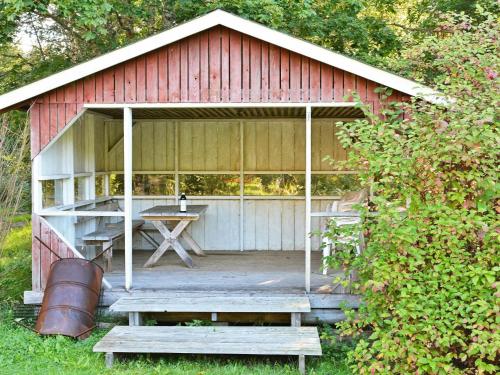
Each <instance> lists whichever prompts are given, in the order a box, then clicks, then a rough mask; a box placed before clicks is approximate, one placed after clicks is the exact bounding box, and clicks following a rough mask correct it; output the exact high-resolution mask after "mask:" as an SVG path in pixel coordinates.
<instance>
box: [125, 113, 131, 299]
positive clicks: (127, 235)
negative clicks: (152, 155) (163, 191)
mask: <svg viewBox="0 0 500 375" xmlns="http://www.w3.org/2000/svg"><path fill="white" fill-rule="evenodd" d="M123 151H124V152H123V155H124V156H123V158H124V160H123V172H124V176H123V184H124V188H125V189H124V190H125V191H124V193H125V195H124V200H123V202H124V214H125V289H126V290H130V288H132V109H131V108H130V107H124V108H123Z"/></svg>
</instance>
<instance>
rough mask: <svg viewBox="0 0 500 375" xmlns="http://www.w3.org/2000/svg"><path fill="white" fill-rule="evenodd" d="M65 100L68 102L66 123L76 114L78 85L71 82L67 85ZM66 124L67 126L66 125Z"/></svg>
mask: <svg viewBox="0 0 500 375" xmlns="http://www.w3.org/2000/svg"><path fill="white" fill-rule="evenodd" d="M64 91H65V93H64V101H65V102H66V116H65V117H66V124H67V123H68V122H69V121H70V120H71V119H72V118H73V117H75V115H76V85H75V84H74V83H70V84H69V85H66V87H65V90H64ZM66 124H65V126H66Z"/></svg>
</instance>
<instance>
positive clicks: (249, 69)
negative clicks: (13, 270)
mask: <svg viewBox="0 0 500 375" xmlns="http://www.w3.org/2000/svg"><path fill="white" fill-rule="evenodd" d="M376 86H377V85H376V84H374V83H373V82H372V81H368V80H366V79H364V78H361V77H358V76H355V75H353V74H351V73H347V72H344V71H342V70H340V69H336V68H332V67H331V66H329V65H326V64H323V63H320V62H319V61H315V60H312V59H309V58H307V57H304V56H301V55H299V54H296V53H293V52H290V51H288V50H286V49H283V48H280V47H277V46H275V45H270V44H268V43H267V42H263V41H261V40H259V39H256V38H252V37H249V36H248V35H245V34H242V33H240V32H237V31H234V30H229V29H227V28H224V27H219V26H217V27H214V28H212V29H210V30H207V31H204V32H201V33H198V34H196V35H193V36H190V37H188V38H186V39H183V40H180V41H178V42H175V43H172V44H170V45H168V46H165V47H162V48H159V49H158V50H155V51H152V52H150V53H148V54H146V55H143V56H139V57H137V58H135V59H132V60H129V61H126V62H124V63H121V64H118V65H116V66H115V67H112V68H108V69H106V70H103V71H102V72H98V73H96V74H92V75H90V76H88V77H85V78H83V79H80V80H78V81H76V82H73V83H70V84H67V85H65V86H63V87H61V88H59V89H57V90H52V91H51V92H48V93H46V94H44V95H41V96H40V97H38V98H37V99H36V104H35V105H34V106H33V107H32V109H31V116H32V119H31V127H32V146H31V149H32V156H33V157H34V156H35V155H37V154H38V152H40V150H42V149H43V148H44V147H45V146H46V145H47V144H48V143H49V142H50V140H51V139H53V138H54V137H55V136H56V135H57V133H58V132H59V131H61V130H62V129H63V128H64V127H65V126H66V124H67V123H68V122H70V121H71V119H73V118H74V117H75V115H76V114H77V113H78V112H80V111H81V110H82V108H83V105H84V103H143V102H148V103H155V102H160V103H165V102H174V103H177V102H191V103H207V102H223V103H224V102H241V101H243V102H268V101H270V102H288V101H292V102H307V101H314V102H316V101H322V102H332V101H337V102H339V101H344V96H345V95H350V94H351V93H352V92H353V91H357V92H358V93H359V94H360V95H361V97H362V98H366V101H367V102H369V103H370V104H372V105H373V108H374V110H377V109H378V108H380V103H379V102H378V100H379V98H378V95H376V94H374V93H373V89H374V88H375V87H376ZM393 98H401V99H405V98H408V96H407V95H404V94H401V93H399V92H394V94H393ZM350 100H352V98H350Z"/></svg>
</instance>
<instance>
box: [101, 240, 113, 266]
mask: <svg viewBox="0 0 500 375" xmlns="http://www.w3.org/2000/svg"><path fill="white" fill-rule="evenodd" d="M102 252H103V257H104V260H105V262H104V271H105V272H111V271H112V270H113V266H112V265H111V259H113V241H108V242H104V243H103V244H102Z"/></svg>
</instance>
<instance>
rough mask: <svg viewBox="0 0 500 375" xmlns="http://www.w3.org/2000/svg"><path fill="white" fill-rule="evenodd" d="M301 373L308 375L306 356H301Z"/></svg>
mask: <svg viewBox="0 0 500 375" xmlns="http://www.w3.org/2000/svg"><path fill="white" fill-rule="evenodd" d="M299 372H300V373H301V375H306V356H305V355H299Z"/></svg>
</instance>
